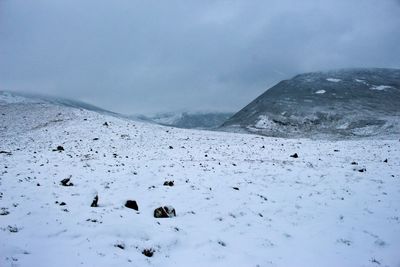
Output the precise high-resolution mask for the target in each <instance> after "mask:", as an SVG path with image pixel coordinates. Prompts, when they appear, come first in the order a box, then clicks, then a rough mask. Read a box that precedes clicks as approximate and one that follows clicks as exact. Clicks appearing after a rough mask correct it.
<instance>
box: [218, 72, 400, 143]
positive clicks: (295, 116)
mask: <svg viewBox="0 0 400 267" xmlns="http://www.w3.org/2000/svg"><path fill="white" fill-rule="evenodd" d="M222 128H223V129H225V130H229V131H239V132H243V131H244V132H251V133H257V134H261V135H266V136H275V137H290V138H299V137H307V138H315V139H317V138H325V139H332V138H335V139H352V138H360V137H362V138H374V139H376V138H381V139H387V138H391V139H397V138H398V136H400V69H379V68H372V69H363V68H361V69H343V70H336V71H327V72H312V73H305V74H300V75H297V76H295V77H294V78H292V79H289V80H284V81H281V82H279V83H278V84H277V85H275V86H273V87H271V88H270V89H268V90H267V91H266V92H265V93H263V94H262V95H260V96H259V97H257V98H256V99H255V100H254V101H252V102H251V103H250V104H248V105H247V106H246V107H244V108H243V109H242V110H240V111H239V112H238V113H236V114H235V115H234V116H232V117H231V118H230V119H229V120H227V121H226V122H225V123H224V124H223V127H222Z"/></svg>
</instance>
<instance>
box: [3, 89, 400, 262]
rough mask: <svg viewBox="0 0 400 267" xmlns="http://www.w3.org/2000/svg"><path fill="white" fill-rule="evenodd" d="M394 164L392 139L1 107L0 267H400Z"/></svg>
mask: <svg viewBox="0 0 400 267" xmlns="http://www.w3.org/2000/svg"><path fill="white" fill-rule="evenodd" d="M399 162H400V142H399V141H398V140H348V141H327V140H304V139H281V138H270V137H262V136H257V135H242V134H234V133H224V132H210V131H197V130H186V129H177V128H171V127H163V126H159V125H154V124H147V123H142V122H133V121H132V120H128V119H124V118H118V117H116V116H110V115H108V114H104V113H98V112H94V111H88V110H84V109H77V108H72V107H67V106H64V105H55V104H49V103H43V102H41V103H37V102H35V101H34V100H32V99H27V98H22V97H16V96H10V95H8V96H7V97H3V98H2V100H1V101H0V266H43V267H46V266H49V267H50V266H60V267H63V266H100V267H101V266H141V267H143V266H398V265H399V264H400V260H399V256H398V252H399V248H400V239H399V236H400V216H399V210H400V206H399V203H400V175H399V174H400V163H399ZM96 196H97V199H96ZM128 200H131V201H130V202H127V201H128ZM134 201H135V202H136V203H135V202H134ZM135 204H136V205H137V206H136V205H135ZM164 206H166V207H167V208H163V209H161V210H160V209H158V210H157V212H156V213H155V210H156V209H157V208H159V207H164ZM135 208H137V210H135ZM172 208H173V209H174V210H175V213H174V212H173V209H172ZM165 214H167V215H168V216H171V217H169V218H155V217H154V215H157V216H158V215H165ZM174 215H176V216H174Z"/></svg>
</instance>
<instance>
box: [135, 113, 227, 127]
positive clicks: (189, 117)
mask: <svg viewBox="0 0 400 267" xmlns="http://www.w3.org/2000/svg"><path fill="white" fill-rule="evenodd" d="M232 115H233V113H228V112H176V113H173V112H171V113H161V114H157V115H154V116H144V115H141V116H135V117H133V118H135V119H140V120H144V121H148V122H153V123H157V124H161V125H165V126H173V127H178V128H185V129H210V130H211V129H216V128H218V127H219V126H221V125H222V124H223V123H224V122H225V121H226V120H227V119H229V118H230V117H231V116H232Z"/></svg>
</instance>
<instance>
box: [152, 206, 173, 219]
mask: <svg viewBox="0 0 400 267" xmlns="http://www.w3.org/2000/svg"><path fill="white" fill-rule="evenodd" d="M175 216H176V212H175V209H174V208H173V207H172V206H164V207H159V208H157V209H155V210H154V218H171V217H175Z"/></svg>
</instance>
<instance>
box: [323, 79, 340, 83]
mask: <svg viewBox="0 0 400 267" xmlns="http://www.w3.org/2000/svg"><path fill="white" fill-rule="evenodd" d="M326 80H327V81H328V82H333V83H338V82H340V81H342V80H341V79H337V78H327V79H326Z"/></svg>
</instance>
